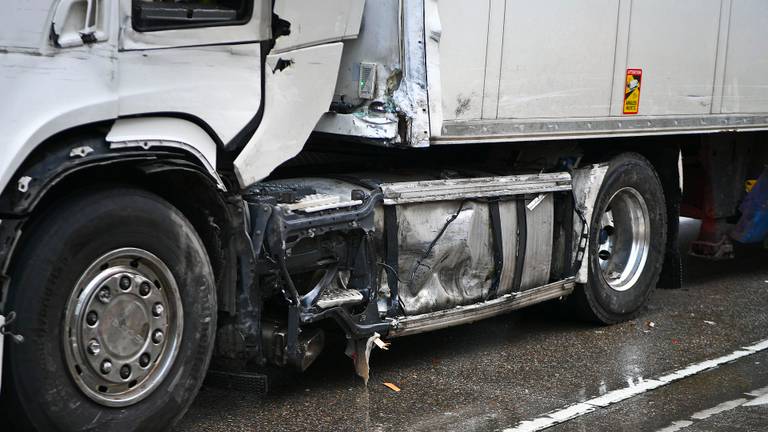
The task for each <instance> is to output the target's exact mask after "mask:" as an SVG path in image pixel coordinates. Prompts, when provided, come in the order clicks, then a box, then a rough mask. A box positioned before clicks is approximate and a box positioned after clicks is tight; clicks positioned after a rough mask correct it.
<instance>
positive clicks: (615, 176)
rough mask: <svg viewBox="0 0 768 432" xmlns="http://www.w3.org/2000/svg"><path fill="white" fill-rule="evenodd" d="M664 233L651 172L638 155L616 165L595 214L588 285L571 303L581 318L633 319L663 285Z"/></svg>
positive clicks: (658, 190)
mask: <svg viewBox="0 0 768 432" xmlns="http://www.w3.org/2000/svg"><path fill="white" fill-rule="evenodd" d="M666 232H667V220H666V207H665V204H664V192H663V189H662V185H661V181H660V180H659V177H658V175H657V174H656V171H655V170H654V169H653V166H651V164H650V163H649V162H648V161H647V160H646V159H645V158H643V157H642V156H640V155H637V154H634V153H625V154H621V155H619V156H617V157H615V158H614V159H612V160H611V161H610V162H609V168H608V172H607V173H606V176H605V179H604V180H603V184H602V186H601V188H600V192H599V194H598V197H597V200H596V202H595V207H594V212H593V214H592V221H591V226H590V235H589V255H588V258H587V259H588V263H587V265H588V269H589V279H588V282H587V284H585V285H584V286H582V287H580V288H579V289H577V291H576V293H575V294H574V296H573V299H572V301H573V302H575V303H576V307H577V308H578V310H579V312H580V313H581V314H582V316H584V317H585V318H587V319H590V320H594V321H598V322H601V323H605V324H613V323H617V322H621V321H626V320H628V319H631V318H633V317H635V316H636V315H637V314H638V313H639V312H640V310H641V309H642V307H643V306H644V305H645V304H646V302H647V300H648V297H649V296H650V293H651V291H652V290H653V288H654V287H655V286H656V283H657V282H658V280H659V275H660V273H661V267H662V264H663V262H664V250H665V245H666Z"/></svg>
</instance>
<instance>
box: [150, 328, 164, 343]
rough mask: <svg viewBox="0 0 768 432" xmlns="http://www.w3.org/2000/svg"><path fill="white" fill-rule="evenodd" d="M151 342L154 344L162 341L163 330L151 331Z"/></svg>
mask: <svg viewBox="0 0 768 432" xmlns="http://www.w3.org/2000/svg"><path fill="white" fill-rule="evenodd" d="M152 342H154V343H156V344H159V343H161V342H163V332H162V331H160V330H155V332H154V333H152Z"/></svg>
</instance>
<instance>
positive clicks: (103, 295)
mask: <svg viewBox="0 0 768 432" xmlns="http://www.w3.org/2000/svg"><path fill="white" fill-rule="evenodd" d="M97 296H98V298H99V301H100V302H102V303H105V304H106V303H109V301H110V300H112V292H111V291H110V290H109V287H106V286H105V287H102V288H101V289H100V290H99V293H98V294H97Z"/></svg>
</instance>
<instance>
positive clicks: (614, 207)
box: [597, 187, 651, 291]
mask: <svg viewBox="0 0 768 432" xmlns="http://www.w3.org/2000/svg"><path fill="white" fill-rule="evenodd" d="M650 229H651V227H650V217H649V214H648V206H647V205H646V204H645V199H644V198H643V197H642V195H640V192H638V191H637V190H636V189H634V188H631V187H625V188H622V189H619V190H618V191H617V192H616V193H615V194H613V196H612V197H611V199H610V200H608V205H607V206H606V209H605V211H604V212H603V214H602V215H601V218H600V231H599V232H598V239H597V243H598V249H597V262H598V265H599V267H600V273H601V276H602V277H603V279H604V280H605V281H606V283H607V284H608V285H609V286H610V287H611V288H613V289H614V290H616V291H626V290H628V289H630V288H632V287H633V286H634V285H635V283H637V280H638V279H639V278H640V276H641V275H642V273H643V269H644V268H645V262H646V260H647V258H648V252H649V250H650V237H651V232H650Z"/></svg>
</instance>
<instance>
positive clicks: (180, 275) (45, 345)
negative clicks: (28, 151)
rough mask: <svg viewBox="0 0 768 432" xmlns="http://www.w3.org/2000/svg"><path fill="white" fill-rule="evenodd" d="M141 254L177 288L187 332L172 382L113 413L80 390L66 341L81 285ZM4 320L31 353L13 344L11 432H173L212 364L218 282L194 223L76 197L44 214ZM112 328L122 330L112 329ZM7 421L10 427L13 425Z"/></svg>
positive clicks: (120, 199) (141, 202)
mask: <svg viewBox="0 0 768 432" xmlns="http://www.w3.org/2000/svg"><path fill="white" fill-rule="evenodd" d="M125 247H132V248H141V249H143V250H146V251H148V252H150V253H152V254H154V255H155V256H156V257H158V258H159V259H161V260H162V261H163V263H165V265H166V266H167V268H168V269H170V271H171V273H172V275H173V277H174V278H175V280H176V283H177V285H178V291H179V294H180V295H179V297H180V298H181V304H182V306H183V332H182V333H181V335H182V336H181V340H180V344H179V349H178V354H177V355H176V357H175V360H174V361H173V363H172V364H171V365H170V368H169V369H168V373H167V375H165V377H164V378H163V379H162V381H160V382H159V384H158V387H156V388H155V389H154V390H153V391H152V392H151V393H150V394H149V395H148V396H146V397H145V398H144V399H143V400H141V401H139V402H137V403H135V404H133V405H129V406H125V407H119V408H112V407H107V406H105V405H103V404H99V403H96V402H95V401H94V400H92V399H91V398H89V397H87V396H86V395H85V394H84V393H83V391H82V390H81V389H80V388H78V386H77V385H76V384H75V382H74V379H73V377H72V375H71V374H70V372H69V370H68V368H67V364H66V359H65V353H64V350H65V348H64V347H63V346H62V345H64V343H63V341H62V337H63V336H62V330H61V329H62V328H63V327H64V325H63V322H64V317H65V309H66V308H67V304H68V299H69V296H70V295H71V294H72V292H73V289H74V286H75V285H76V283H77V280H78V279H79V278H80V276H81V275H82V274H83V272H84V271H85V269H86V268H87V267H88V266H89V265H90V264H91V263H93V262H94V260H95V259H97V258H98V257H101V256H102V255H104V254H105V253H107V252H109V251H112V250H115V249H119V248H125ZM11 275H12V283H11V290H10V293H9V298H8V304H7V307H6V310H9V311H10V310H13V311H15V312H16V314H17V321H16V322H15V323H14V326H13V328H14V331H15V332H16V333H19V334H22V335H23V336H24V337H25V339H26V340H25V342H24V343H23V344H18V345H17V344H6V348H7V353H6V354H7V355H6V358H5V360H6V364H5V365H4V369H5V375H4V377H3V393H4V395H3V400H2V404H1V405H2V410H3V411H5V413H4V414H3V415H2V416H0V418H3V419H4V420H3V421H11V422H12V423H13V426H15V428H16V429H14V428H13V427H12V428H11V430H28V429H32V428H34V429H37V430H44V431H47V430H63V431H69V430H78V431H80V430H110V431H156V430H157V431H159V430H169V429H170V428H171V427H172V425H173V424H174V422H176V421H177V420H178V419H179V418H181V416H182V415H183V414H184V412H185V411H186V410H187V408H188V407H189V405H190V404H191V403H192V401H193V399H194V397H195V395H196V394H197V392H198V390H199V388H200V386H201V384H202V381H203V378H204V377H205V373H206V370H207V368H208V364H209V361H210V358H211V352H212V349H213V345H214V335H215V322H216V294H215V293H216V290H215V288H214V278H213V272H212V270H211V265H210V262H209V260H208V257H207V255H206V253H205V249H204V246H203V243H202V241H201V240H200V238H199V237H198V235H197V233H196V232H195V230H194V229H193V227H192V225H191V224H190V222H189V221H188V220H187V219H186V218H185V217H184V216H183V215H182V214H181V213H180V212H179V211H178V210H177V209H176V208H174V207H173V206H172V205H171V204H169V203H168V202H166V201H165V200H163V199H162V198H160V197H158V196H156V195H154V194H151V193H148V192H145V191H141V190H137V189H131V188H111V189H104V190H94V191H91V192H88V193H81V194H79V195H75V196H71V197H69V198H68V199H63V200H60V201H59V202H58V204H56V205H54V206H52V207H51V208H49V209H48V210H46V211H45V213H44V214H43V215H41V216H40V217H39V218H37V219H36V220H35V221H34V223H33V225H32V228H31V230H30V231H29V232H28V233H27V234H26V235H25V236H24V237H23V239H22V243H21V250H20V251H19V254H18V255H17V256H16V257H15V259H14V261H13V265H12V270H11ZM113 325H114V324H113ZM6 419H7V420H6Z"/></svg>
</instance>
